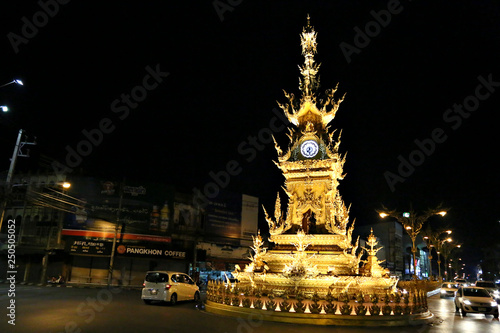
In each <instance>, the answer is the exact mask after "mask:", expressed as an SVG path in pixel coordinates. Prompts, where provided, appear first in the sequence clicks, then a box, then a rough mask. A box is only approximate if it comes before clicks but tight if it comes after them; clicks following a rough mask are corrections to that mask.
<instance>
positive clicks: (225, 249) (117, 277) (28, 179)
mask: <svg viewBox="0 0 500 333" xmlns="http://www.w3.org/2000/svg"><path fill="white" fill-rule="evenodd" d="M65 180H66V179H65ZM12 184H13V186H12V191H11V192H12V194H11V195H10V196H9V200H8V202H7V206H6V210H5V211H6V213H5V217H4V220H5V221H7V220H9V219H11V220H15V221H16V238H17V244H16V251H17V252H16V254H17V257H16V265H17V267H16V270H17V272H18V274H17V280H18V282H21V281H22V282H42V281H44V280H45V279H49V278H50V277H52V276H56V277H57V276H59V275H61V276H63V278H64V279H65V281H67V282H69V283H78V284H81V283H90V284H107V283H108V274H109V268H110V258H111V255H112V254H113V257H114V259H113V275H112V279H111V281H110V282H111V284H113V285H141V284H142V281H143V278H144V273H145V272H146V271H148V270H160V269H162V270H177V271H183V272H188V273H190V274H192V275H193V276H195V277H197V276H198V275H199V274H200V271H201V272H202V273H203V274H204V275H205V276H207V275H209V274H208V273H206V272H209V273H210V274H211V275H218V276H220V275H221V274H222V273H220V272H224V271H229V270H232V269H234V265H235V264H238V263H239V264H242V263H244V262H248V260H247V258H248V245H249V244H251V240H252V238H251V235H254V234H256V233H257V215H258V214H257V212H258V199H257V198H255V197H252V196H248V195H242V194H234V193H229V192H221V193H223V194H222V195H220V196H218V197H216V198H214V199H213V200H211V201H210V202H208V203H207V204H206V205H204V206H200V205H198V204H197V203H196V202H195V200H193V196H192V195H191V194H186V193H179V192H177V191H175V189H174V188H173V187H171V186H165V185H161V184H141V183H135V184H133V183H130V184H126V185H122V184H120V183H118V182H113V181H109V180H101V179H96V178H92V177H76V176H72V177H71V188H69V189H63V188H62V182H61V179H60V178H57V177H56V176H55V175H29V174H28V175H16V176H15V177H14V178H13V181H12ZM6 224H7V223H4V224H3V228H2V233H0V252H5V251H6V249H7V246H6V243H7V242H6V239H7V237H6ZM113 243H115V246H114V249H113ZM44 258H45V259H44ZM6 265H7V262H6V256H2V259H1V260H0V269H1V270H2V272H6V271H7V269H3V268H2V267H4V268H6V267H7V266H6ZM2 278H3V276H1V275H0V279H2Z"/></svg>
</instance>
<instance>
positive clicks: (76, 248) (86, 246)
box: [66, 240, 113, 256]
mask: <svg viewBox="0 0 500 333" xmlns="http://www.w3.org/2000/svg"><path fill="white" fill-rule="evenodd" d="M66 244H67V245H66V247H67V251H68V252H69V253H70V254H76V255H78V254H80V255H103V256H109V255H111V248H112V247H113V246H112V243H111V242H99V241H87V240H72V241H70V240H67V241H66Z"/></svg>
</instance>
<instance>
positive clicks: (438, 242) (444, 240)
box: [435, 230, 453, 282]
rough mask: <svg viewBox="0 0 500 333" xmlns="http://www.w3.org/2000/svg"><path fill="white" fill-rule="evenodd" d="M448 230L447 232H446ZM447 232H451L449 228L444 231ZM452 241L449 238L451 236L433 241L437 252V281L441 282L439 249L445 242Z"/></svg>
mask: <svg viewBox="0 0 500 333" xmlns="http://www.w3.org/2000/svg"><path fill="white" fill-rule="evenodd" d="M448 231H449V232H448ZM446 232H447V233H448V234H450V233H451V230H447V231H446ZM451 241H453V240H452V239H451V237H448V238H445V239H442V240H437V241H436V242H435V246H436V252H437V255H438V260H437V263H438V272H439V273H438V274H439V281H440V282H442V281H443V279H442V277H441V249H442V248H443V244H444V243H446V242H451Z"/></svg>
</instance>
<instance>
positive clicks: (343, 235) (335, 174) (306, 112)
mask: <svg viewBox="0 0 500 333" xmlns="http://www.w3.org/2000/svg"><path fill="white" fill-rule="evenodd" d="M300 37H301V45H302V55H303V56H304V58H305V59H304V64H303V65H302V66H300V73H301V74H302V78H301V79H300V90H301V92H302V96H301V97H300V99H298V98H296V97H295V96H294V95H293V94H287V93H286V92H285V96H286V97H287V99H288V102H287V103H285V104H280V105H279V106H280V107H281V109H282V110H283V112H284V113H285V115H286V117H287V118H288V120H289V121H290V123H292V124H293V125H294V126H295V128H293V129H292V128H290V129H289V134H288V137H289V139H290V144H289V146H288V149H287V150H286V152H283V151H282V150H281V149H280V147H279V146H278V145H277V144H276V141H275V145H276V150H277V152H278V162H277V163H276V164H277V166H278V167H279V168H280V170H281V171H282V172H283V176H284V177H285V179H286V180H285V186H284V190H285V192H286V194H287V196H288V208H287V213H286V216H282V213H281V200H280V197H279V194H278V197H277V199H276V206H275V214H274V219H273V218H271V217H269V215H268V214H267V212H266V211H265V209H264V211H265V215H266V220H267V222H268V225H269V230H270V234H271V237H270V239H269V240H270V241H271V242H273V243H275V245H276V246H275V247H274V248H273V250H272V251H269V252H268V254H267V256H266V257H267V259H268V263H269V264H270V265H269V266H270V267H271V266H276V267H274V268H275V269H277V270H279V269H280V268H281V266H282V263H280V264H278V262H276V260H277V259H278V258H279V257H280V256H279V253H280V252H281V251H290V250H292V251H293V250H294V249H295V246H294V245H295V244H297V242H298V239H297V238H298V237H302V238H303V237H307V238H308V243H309V246H308V247H307V252H316V253H317V254H318V255H316V256H315V258H316V259H314V260H312V261H314V262H315V263H316V264H317V267H318V269H319V271H321V272H323V273H326V272H327V271H328V269H329V268H328V266H331V264H332V263H333V262H336V263H338V264H340V265H337V267H338V269H340V271H338V272H337V273H342V274H352V273H357V271H358V265H359V259H360V258H359V257H357V256H356V254H355V252H356V249H357V243H356V245H355V246H353V245H352V242H351V236H352V230H353V223H352V224H351V225H350V227H348V223H349V209H348V208H347V207H346V206H345V204H344V201H343V200H342V198H341V196H340V194H339V192H338V189H337V187H338V185H339V181H340V180H341V179H343V173H342V169H343V165H344V161H345V157H344V156H341V155H340V154H339V151H338V147H339V144H340V138H337V139H336V140H335V139H334V137H333V136H334V133H335V131H329V126H328V124H329V123H330V122H331V121H332V120H333V118H334V117H335V114H336V112H337V110H338V108H339V105H340V103H341V102H342V100H343V98H344V97H342V98H340V99H335V97H334V94H335V92H336V90H337V87H338V85H337V87H335V88H334V89H329V90H327V91H326V92H325V94H324V97H323V98H319V97H318V96H317V90H318V88H319V77H318V69H319V67H320V66H319V64H317V63H315V61H314V55H315V54H316V32H315V31H314V29H313V27H312V26H311V25H310V21H309V17H308V19H307V24H306V26H305V27H304V29H303V31H302V34H301V36H300ZM299 234H302V236H300V235H299ZM317 251H322V253H321V254H323V255H325V256H322V255H320V253H319V252H317ZM325 251H326V252H325ZM273 253H274V254H275V255H274V256H273ZM322 258H323V259H322ZM278 261H280V260H278ZM271 270H273V267H271Z"/></svg>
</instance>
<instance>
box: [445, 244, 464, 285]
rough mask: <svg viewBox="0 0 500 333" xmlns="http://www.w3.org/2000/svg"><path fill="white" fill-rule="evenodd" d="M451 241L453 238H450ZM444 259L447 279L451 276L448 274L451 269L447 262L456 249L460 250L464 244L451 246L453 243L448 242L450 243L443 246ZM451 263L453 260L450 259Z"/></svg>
mask: <svg viewBox="0 0 500 333" xmlns="http://www.w3.org/2000/svg"><path fill="white" fill-rule="evenodd" d="M450 239H451V238H450ZM443 245H444V246H443V248H442V250H443V257H444V267H445V269H446V270H445V275H446V277H449V276H450V275H449V274H448V271H449V269H448V268H449V267H448V266H447V264H446V262H447V260H448V258H449V257H450V255H451V252H452V251H453V250H454V249H459V248H460V247H461V246H462V244H451V241H448V243H447V244H446V243H445V244H443ZM450 261H452V259H450Z"/></svg>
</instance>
